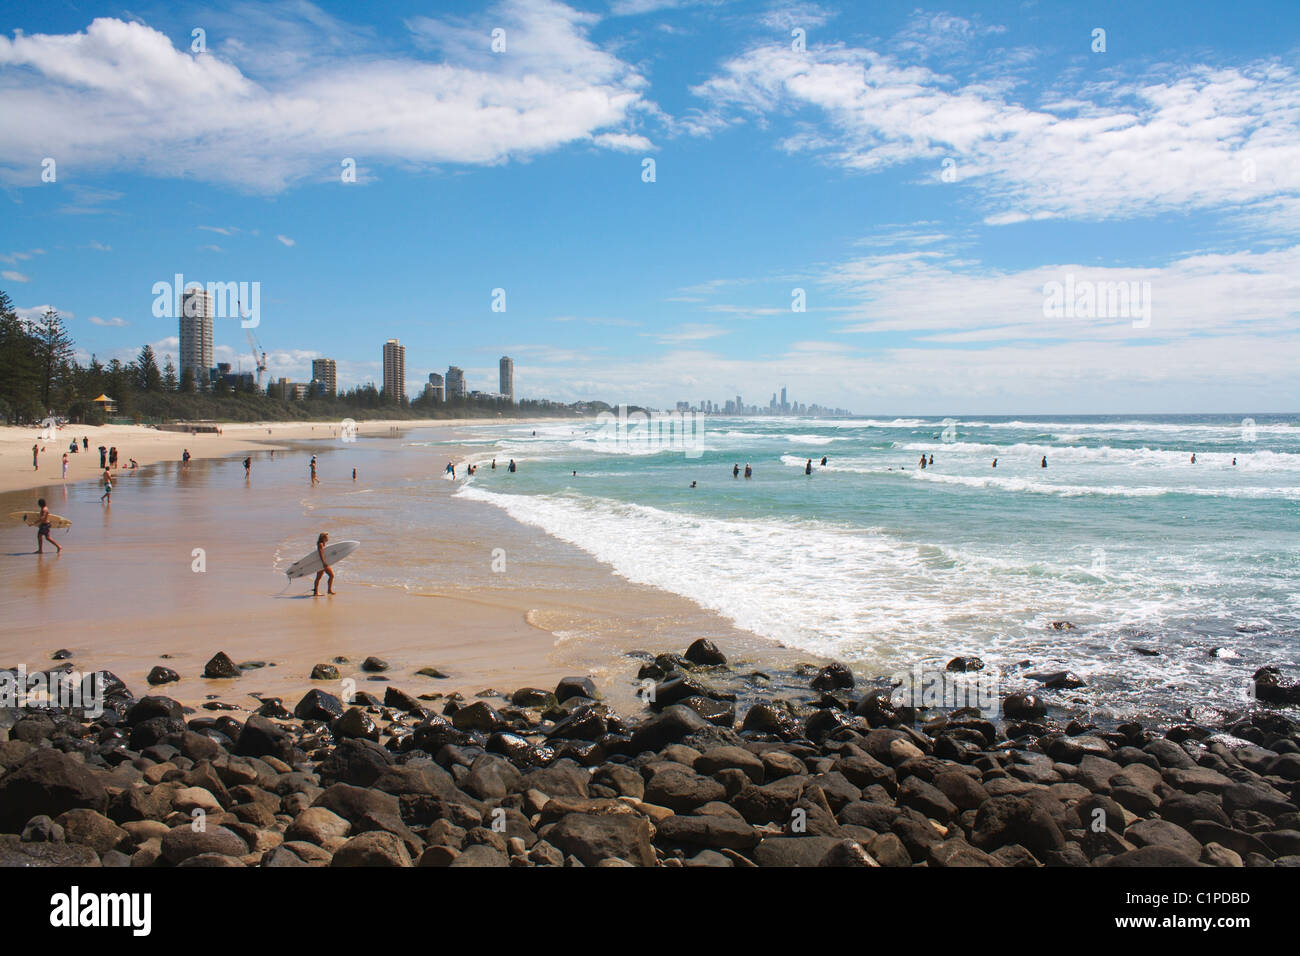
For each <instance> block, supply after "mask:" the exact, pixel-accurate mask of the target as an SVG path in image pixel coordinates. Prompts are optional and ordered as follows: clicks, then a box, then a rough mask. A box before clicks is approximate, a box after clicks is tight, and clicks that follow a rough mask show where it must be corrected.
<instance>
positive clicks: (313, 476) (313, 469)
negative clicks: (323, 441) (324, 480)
mask: <svg viewBox="0 0 1300 956" xmlns="http://www.w3.org/2000/svg"><path fill="white" fill-rule="evenodd" d="M311 483H312V484H313V485H319V484H320V479H319V478H317V477H316V456H315V455H312V456H311Z"/></svg>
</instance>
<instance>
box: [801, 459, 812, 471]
mask: <svg viewBox="0 0 1300 956" xmlns="http://www.w3.org/2000/svg"><path fill="white" fill-rule="evenodd" d="M803 473H804V474H805V475H811V474H812V459H811V458H809V459H808V464H806V465H804V466H803Z"/></svg>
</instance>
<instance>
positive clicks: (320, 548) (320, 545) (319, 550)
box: [311, 458, 334, 597]
mask: <svg viewBox="0 0 1300 956" xmlns="http://www.w3.org/2000/svg"><path fill="white" fill-rule="evenodd" d="M312 460H313V461H315V458H313V459H312ZM314 468H315V466H314V465H313V469H314ZM329 539H330V536H329V535H328V534H327V533H326V532H324V531H322V532H321V533H320V534H319V535H317V536H316V556H317V557H319V558H320V563H321V569H320V570H319V571H317V572H316V583H315V584H313V585H312V586H311V593H312V596H313V597H319V596H320V579H321V576H322V575H325V574H328V575H329V576H330V579H329V582H328V583H327V584H326V585H325V589H326V593H327V594H333V593H334V569H333V568H331V567H330V564H329V562H328V561H326V560H325V542H326V541H328V540H329Z"/></svg>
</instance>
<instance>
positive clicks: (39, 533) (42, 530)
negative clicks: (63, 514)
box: [36, 498, 63, 554]
mask: <svg viewBox="0 0 1300 956" xmlns="http://www.w3.org/2000/svg"><path fill="white" fill-rule="evenodd" d="M36 503H37V504H38V505H40V506H41V517H40V524H39V525H38V526H37V528H36V553H37V554H44V553H45V541H48V542H49V543H50V544H52V545H54V550H55V551H56V552H58V553H59V554H62V553H63V548H61V547H60V546H59V542H57V541H55V540H54V539H53V538H51V537H50V507H49V505H47V504H46V503H45V499H44V498H37V499H36ZM42 538H44V539H45V541H42V540H41V539H42Z"/></svg>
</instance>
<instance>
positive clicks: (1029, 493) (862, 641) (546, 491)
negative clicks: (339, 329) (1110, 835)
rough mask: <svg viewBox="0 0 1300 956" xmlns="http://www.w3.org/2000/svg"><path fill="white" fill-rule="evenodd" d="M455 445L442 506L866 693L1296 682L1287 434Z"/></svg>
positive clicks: (1133, 421)
mask: <svg viewBox="0 0 1300 956" xmlns="http://www.w3.org/2000/svg"><path fill="white" fill-rule="evenodd" d="M465 434H466V436H467V438H466V440H464V441H457V442H455V444H457V445H459V446H468V447H470V448H471V449H473V452H472V454H471V455H470V457H469V459H468V460H469V461H470V462H473V463H475V464H476V465H478V473H477V474H476V475H475V476H473V477H471V478H465V479H462V483H461V484H460V488H459V491H458V492H457V493H456V494H457V496H458V497H459V498H461V499H467V500H473V501H477V502H483V503H487V504H490V505H492V506H494V507H496V508H499V509H501V510H502V511H504V512H505V513H506V514H508V515H509V516H510V517H512V518H514V519H516V520H518V521H520V522H523V523H525V524H527V525H531V526H534V527H536V528H539V529H541V530H542V531H544V532H546V533H547V534H548V535H550V536H552V537H554V538H558V539H560V540H562V541H564V542H567V543H568V544H569V545H572V546H575V547H577V548H579V549H581V550H583V551H585V552H587V553H589V554H590V555H592V556H593V557H595V558H596V559H597V560H598V561H600V562H602V563H604V564H607V565H608V566H610V567H611V568H612V569H613V570H614V571H615V572H616V573H617V574H619V575H621V576H623V577H625V578H627V579H628V580H630V581H632V582H635V583H637V584H643V585H649V586H652V587H655V588H660V589H663V590H666V591H669V592H672V593H674V594H677V595H681V596H683V597H686V598H688V599H690V600H691V601H694V602H696V603H697V604H699V605H701V606H703V607H705V608H708V609H711V610H713V611H716V612H718V613H719V614H721V615H722V616H723V617H725V618H727V619H729V620H731V621H732V622H734V623H735V624H736V625H737V626H738V627H740V628H743V629H746V630H750V631H752V632H754V633H756V634H758V635H760V636H761V637H764V638H766V639H768V640H771V641H774V642H777V643H779V644H781V645H784V646H785V647H788V648H792V649H794V650H797V651H802V652H806V653H808V654H810V655H817V656H821V657H829V658H833V659H837V660H841V661H844V662H846V663H848V664H850V665H852V666H853V667H854V669H855V671H857V672H858V673H859V674H860V675H869V676H887V675H890V674H898V673H904V672H915V670H916V669H917V668H935V667H938V668H942V667H943V665H944V664H945V662H946V661H948V660H949V659H950V658H952V657H954V656H957V655H975V656H978V657H980V658H981V659H983V660H984V661H985V663H986V671H985V673H986V674H988V675H990V676H996V677H997V679H998V680H999V681H1001V682H1002V685H1003V687H1004V689H1006V690H1010V689H1035V688H1037V687H1038V686H1039V685H1038V683H1037V679H1036V678H1033V677H1030V676H1029V675H1030V674H1034V673H1038V672H1042V671H1050V670H1057V669H1068V670H1070V671H1073V672H1074V673H1075V674H1077V675H1078V676H1079V677H1081V678H1082V679H1083V680H1084V681H1085V684H1084V686H1082V687H1079V688H1077V689H1073V690H1062V691H1057V692H1053V696H1054V697H1056V698H1057V699H1060V700H1062V701H1063V702H1064V703H1066V704H1069V705H1074V706H1077V707H1079V708H1081V709H1084V710H1087V711H1090V712H1094V713H1097V714H1102V715H1105V716H1108V717H1112V718H1114V719H1123V718H1125V717H1129V716H1135V717H1136V716H1147V715H1151V714H1162V715H1166V716H1167V717H1168V718H1169V719H1178V718H1179V717H1181V716H1185V715H1187V714H1189V713H1191V714H1194V713H1195V709H1196V708H1201V707H1209V708H1218V709H1226V710H1238V709H1241V708H1242V707H1244V706H1247V705H1249V704H1250V703H1251V700H1250V691H1251V686H1252V684H1251V680H1250V677H1251V675H1252V674H1253V673H1254V671H1255V669H1256V668H1257V667H1259V666H1262V665H1264V664H1275V665H1278V666H1280V667H1282V669H1283V671H1284V672H1285V673H1287V676H1289V677H1291V678H1295V677H1296V676H1297V670H1298V668H1297V664H1298V663H1300V537H1298V535H1297V532H1300V427H1298V426H1297V423H1296V419H1295V417H1294V416H1277V415H1253V416H1250V417H1247V416H1243V415H1178V416H1163V415H1161V416H1133V415H1128V416H1059V417H1058V416H1033V417H989V416H983V417H977V418H960V417H953V418H948V419H944V418H933V417H917V418H893V419H889V418H881V419H873V418H854V419H816V418H798V417H790V418H776V417H762V418H754V417H744V418H722V417H708V418H706V419H704V420H703V422H702V426H701V434H700V435H699V442H698V445H697V446H696V447H694V448H693V449H691V450H690V451H689V452H687V451H684V450H683V449H682V448H681V447H656V446H655V445H654V444H653V443H647V442H640V441H635V440H634V441H624V440H619V438H618V437H617V436H611V435H610V434H609V430H608V429H607V428H602V426H601V425H600V424H598V423H597V422H595V421H592V420H587V421H580V422H547V423H538V424H530V423H517V422H516V423H509V424H500V425H486V426H476V427H473V428H470V429H467V430H466V432H465ZM409 440H410V441H411V442H413V443H415V444H419V440H418V436H416V435H413V436H411V438H410V439H409ZM923 454H924V455H925V456H926V458H927V461H928V460H929V457H930V456H931V455H932V456H933V458H934V464H933V465H932V466H930V467H927V468H926V469H925V470H922V469H920V468H919V467H918V462H919V460H920V457H921V456H922V455H923ZM1193 454H1194V455H1195V456H1196V461H1195V463H1194V464H1193V463H1192V461H1191V456H1192V455H1193ZM823 456H825V457H826V459H827V462H826V464H825V465H822V464H821V459H822V457H823ZM1044 456H1045V457H1046V459H1047V467H1046V468H1043V467H1042V466H1041V465H1042V459H1043V458H1044ZM493 458H495V459H496V461H497V469H496V470H492V469H491V467H490V462H491V460H492V459H493ZM511 458H513V459H515V460H516V462H517V463H518V465H519V470H518V471H517V472H516V473H514V474H509V473H508V472H507V471H506V470H505V466H506V463H507V461H508V460H509V459H511ZM994 458H996V459H997V467H996V468H994V467H993V459H994ZM809 459H811V460H812V464H813V473H812V474H811V475H805V473H804V472H805V467H806V464H807V462H808V460H809ZM1234 459H1235V464H1234ZM746 464H749V465H751V466H752V468H753V478H752V479H750V480H746V479H745V478H743V477H741V478H733V477H732V468H733V466H734V465H739V466H740V468H741V469H742V472H743V469H744V467H745V466H746ZM574 472H576V475H575V474H574ZM692 482H695V485H696V486H695V487H694V488H692V487H691V484H692ZM1062 621H1068V622H1070V624H1072V625H1074V628H1073V629H1070V630H1061V629H1055V628H1053V627H1052V624H1053V622H1062Z"/></svg>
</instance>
